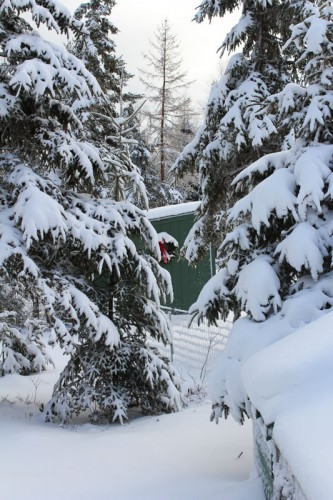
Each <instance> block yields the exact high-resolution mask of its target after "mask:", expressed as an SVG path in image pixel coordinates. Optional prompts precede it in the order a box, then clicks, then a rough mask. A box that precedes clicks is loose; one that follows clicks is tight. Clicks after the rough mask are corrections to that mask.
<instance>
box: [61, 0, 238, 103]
mask: <svg viewBox="0 0 333 500" xmlns="http://www.w3.org/2000/svg"><path fill="white" fill-rule="evenodd" d="M60 1H62V3H64V4H65V5H66V6H67V7H68V8H70V9H71V10H72V11H73V10H74V9H75V8H76V7H77V6H78V5H79V4H80V3H81V2H80V0H67V1H65V0H60ZM198 4H200V0H118V1H117V5H116V6H115V7H114V8H113V10H112V16H111V20H112V22H113V23H114V24H115V26H116V27H117V28H118V29H119V30H120V32H119V34H118V35H116V36H115V37H114V38H113V40H114V41H115V43H116V45H117V54H118V55H122V56H123V58H124V61H125V63H126V67H127V70H128V71H129V72H130V73H132V74H134V75H135V76H134V78H133V79H132V81H131V83H130V86H129V90H131V91H133V92H142V91H143V88H142V84H141V83H140V81H139V79H138V67H144V62H143V57H142V53H146V52H148V50H149V39H151V40H153V39H154V32H155V31H156V28H157V26H158V25H159V24H161V22H162V21H163V20H164V19H168V21H169V22H170V24H171V26H172V28H173V32H174V34H175V35H176V36H177V38H178V40H179V44H180V49H181V52H182V56H183V62H184V64H183V70H185V71H187V73H188V77H189V80H190V81H192V80H195V82H194V83H193V84H192V86H191V89H190V95H191V97H192V99H193V103H194V105H195V106H196V107H197V108H202V107H203V106H204V105H205V103H206V101H207V97H208V92H209V89H210V85H211V83H212V81H213V80H216V79H217V78H218V76H219V74H220V71H221V67H222V66H223V65H225V60H224V61H221V59H220V57H219V55H218V54H217V50H218V48H219V47H220V45H221V43H222V41H223V39H224V37H225V35H226V33H227V32H228V31H229V29H230V28H231V27H232V26H233V25H234V23H235V20H236V19H237V16H234V17H233V18H231V16H229V17H227V18H226V19H225V20H224V19H223V20H222V19H220V18H216V19H214V20H213V21H212V23H211V24H209V22H208V21H204V22H203V23H201V24H198V23H196V22H194V21H192V19H193V17H194V14H195V12H196V9H195V7H196V6H197V5H198Z"/></svg>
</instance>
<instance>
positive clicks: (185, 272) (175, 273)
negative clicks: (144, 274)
mask: <svg viewBox="0 0 333 500" xmlns="http://www.w3.org/2000/svg"><path fill="white" fill-rule="evenodd" d="M198 206H199V202H197V201H195V202H190V203H181V204H178V205H170V206H166V207H159V208H153V209H151V210H149V211H148V218H149V220H150V222H151V223H152V225H153V226H154V228H155V229H156V231H157V233H167V234H168V235H170V236H171V237H173V238H174V239H175V240H177V242H178V248H176V249H175V252H174V254H175V256H174V258H172V259H171V260H170V261H169V262H163V259H162V262H161V265H162V267H164V268H166V269H167V270H168V271H169V272H170V274H171V279H172V284H173V291H174V301H173V303H172V304H171V303H168V304H166V305H167V306H169V307H172V308H173V309H180V310H182V311H187V310H188V308H189V307H190V305H191V304H193V303H194V302H195V301H196V299H197V297H198V295H199V293H200V291H201V289H202V287H203V286H204V285H205V283H207V281H208V280H209V279H210V278H211V276H212V275H213V274H215V256H214V255H213V252H210V255H209V256H207V257H206V258H205V259H203V260H202V261H200V262H199V263H198V264H197V265H196V267H192V266H189V265H188V263H187V261H186V260H184V259H181V260H180V259H179V249H180V248H181V247H182V246H183V243H184V241H185V238H186V236H187V235H188V233H189V231H190V229H191V227H192V226H193V223H194V219H195V211H196V209H197V208H198ZM164 260H166V259H164Z"/></svg>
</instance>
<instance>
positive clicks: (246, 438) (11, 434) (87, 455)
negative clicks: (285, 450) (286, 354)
mask: <svg viewBox="0 0 333 500" xmlns="http://www.w3.org/2000/svg"><path fill="white" fill-rule="evenodd" d="M54 376H55V374H53V373H46V374H43V375H41V376H40V380H38V387H37V397H38V399H39V400H46V399H47V397H48V395H49V393H50V391H51V389H52V386H53V382H54V380H53V379H54ZM13 394H16V395H17V396H16V397H13ZM6 395H10V396H8V399H9V400H11V401H14V400H15V403H14V404H10V403H8V402H6V401H3V398H4V397H5V396H6ZM17 397H18V398H19V399H20V400H19V399H17ZM29 397H30V399H33V398H34V386H33V384H32V381H31V378H30V377H19V376H17V375H11V376H7V377H3V378H0V436H1V454H0V471H1V473H0V477H1V494H0V497H1V500H45V499H47V500H201V499H205V500H212V499H219V500H262V499H263V494H262V492H261V488H260V484H259V483H258V481H256V480H252V481H247V478H248V476H249V474H250V470H251V464H252V444H251V440H252V436H251V425H250V424H249V423H247V424H246V425H245V426H243V427H240V426H239V425H237V424H236V423H235V422H234V421H232V420H231V419H230V420H228V421H226V422H225V421H223V422H221V423H220V424H219V425H218V426H216V425H215V424H212V423H210V422H209V413H210V408H209V403H208V402H206V403H204V404H201V405H200V406H192V407H190V408H188V409H186V410H184V411H182V412H180V413H177V414H171V415H162V416H159V417H144V418H137V419H135V420H133V421H132V422H131V423H130V424H128V425H124V426H120V425H111V426H95V425H91V424H83V425H76V426H69V427H68V428H62V427H59V426H57V425H54V424H47V423H44V422H43V421H42V418H41V415H40V414H39V412H38V409H37V408H36V405H34V404H29V405H28V404H27V403H26V401H27V398H29ZM239 455H241V456H239ZM237 457H239V458H237Z"/></svg>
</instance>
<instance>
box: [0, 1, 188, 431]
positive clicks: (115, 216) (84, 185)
mask: <svg viewBox="0 0 333 500" xmlns="http://www.w3.org/2000/svg"><path fill="white" fill-rule="evenodd" d="M95 3H96V2H95ZM102 4H103V2H100V5H102ZM26 11H28V12H30V14H31V16H32V18H33V20H34V21H35V22H36V23H37V24H40V23H45V24H46V25H47V26H48V27H49V28H50V29H51V28H52V29H55V30H56V31H57V32H58V33H67V34H69V33H70V32H71V31H72V32H74V33H75V34H76V37H77V39H81V40H83V41H85V42H84V43H86V45H87V46H88V47H89V48H90V49H89V50H93V47H92V44H91V40H92V39H93V37H92V35H91V31H90V27H89V26H88V27H86V26H85V25H84V24H83V23H82V22H81V21H79V20H78V19H75V18H74V17H72V16H71V14H70V13H69V11H68V10H67V9H66V8H65V7H63V6H62V5H61V4H60V3H59V2H57V1H55V0H48V2H44V1H42V0H41V1H40V2H39V1H35V2H31V3H24V4H22V2H21V1H18V0H10V1H6V2H5V3H3V2H2V3H1V4H0V27H1V30H0V43H1V53H2V54H3V60H2V63H1V66H0V87H1V92H0V94H1V99H0V100H1V102H0V122H1V130H2V134H1V137H0V155H1V156H0V161H1V167H2V169H1V171H2V174H1V204H2V212H1V213H2V216H1V227H2V229H1V240H0V255H1V271H2V278H3V279H2V283H6V280H7V282H8V281H9V280H10V282H11V283H12V286H13V289H14V290H15V293H16V298H17V300H18V301H19V300H21V301H26V300H27V297H28V298H29V297H33V299H31V304H28V306H29V307H28V309H27V320H28V323H27V326H26V328H28V327H29V326H30V324H33V325H35V324H36V327H35V330H34V331H36V332H38V333H39V334H40V333H41V332H42V331H43V333H44V334H45V330H46V329H48V330H49V333H50V335H51V340H53V341H54V340H57V341H58V342H59V343H60V345H61V346H62V347H63V348H64V349H65V350H66V351H67V352H68V353H70V361H69V363H68V365H67V366H66V368H65V370H64V371H63V373H62V374H61V376H60V380H59V381H58V383H57V384H56V386H55V389H54V393H53V397H52V400H51V401H50V403H49V404H48V406H47V408H46V418H47V419H49V420H52V419H54V418H59V419H60V420H61V421H63V422H64V421H66V420H68V419H69V418H71V417H72V416H73V415H75V414H78V413H80V412H82V411H84V410H86V409H89V410H90V412H91V415H92V416H93V418H96V419H97V418H101V417H106V418H108V419H111V420H119V421H123V420H124V419H126V418H128V407H129V406H130V405H132V404H135V405H139V406H141V408H142V410H143V411H145V412H156V411H173V410H175V409H178V408H179V407H180V404H181V398H180V395H179V391H178V379H177V376H176V374H175V372H174V371H173V369H172V368H171V367H170V366H169V364H168V361H167V360H165V359H163V358H161V357H160V355H159V352H158V351H157V350H156V349H151V348H150V347H149V346H148V344H147V340H148V337H149V336H150V335H151V336H152V337H154V338H157V339H158V340H161V341H162V342H164V343H167V342H170V341H171V332H170V324H169V322H168V320H167V318H166V317H165V316H164V314H163V313H162V312H161V310H160V309H159V301H160V297H161V296H163V295H164V294H167V293H172V291H171V283H170V278H169V276H168V274H167V273H165V272H164V271H163V270H162V269H161V268H160V266H159V265H158V262H157V260H156V259H158V258H159V248H158V241H157V235H156V233H155V231H154V229H153V228H152V226H151V225H150V223H149V222H148V220H147V219H146V217H145V214H144V212H143V211H142V210H140V209H138V208H137V207H136V206H135V205H133V204H131V203H130V202H128V201H127V200H126V199H125V197H122V199H121V200H119V201H117V200H115V199H114V197H112V192H111V190H110V189H109V187H108V186H109V179H110V177H112V168H113V167H114V168H117V169H121V168H122V165H124V163H123V164H121V163H120V162H119V161H118V160H119V158H118V157H117V158H118V159H117V160H114V158H113V157H112V154H113V153H112V149H111V146H110V148H107V149H103V148H102V147H101V146H100V144H101V142H102V141H101V140H98V139H96V140H94V141H92V140H91V135H90V131H91V129H90V131H89V127H86V126H85V120H86V119H87V118H89V117H90V113H91V111H94V109H95V106H100V105H102V103H104V104H105V106H107V107H109V105H110V101H109V96H108V95H107V91H106V92H103V89H102V88H101V86H100V85H99V83H98V81H97V80H96V78H95V77H94V76H92V74H91V73H90V72H89V71H88V70H87V69H86V67H85V65H84V64H83V62H82V61H81V60H80V59H79V58H78V57H76V56H74V55H72V54H71V53H69V52H68V51H67V50H66V49H64V48H63V47H61V46H58V45H55V44H53V43H49V42H46V41H44V40H43V39H42V38H41V37H40V36H39V35H38V33H37V32H36V31H35V30H33V28H32V27H31V26H30V25H29V23H28V22H27V21H26V20H25V19H24V18H23V14H24V13H25V12H26ZM94 71H95V70H94ZM96 73H98V71H96ZM98 79H99V80H100V77H99V76H98ZM106 86H107V85H106V84H105V89H106ZM111 111H112V110H111ZM111 111H110V115H111V117H112V118H110V119H114V118H113V114H114V113H112V112H111ZM103 120H104V118H103ZM116 123H117V122H116ZM97 132H98V130H97ZM97 135H98V134H97ZM116 156H117V155H116ZM110 157H112V161H110V162H109V163H108V162H107V158H110ZM123 168H125V166H124V167H123ZM140 240H142V242H143V243H142V245H141V246H142V247H146V248H147V249H149V250H150V251H151V254H146V253H145V252H144V251H140V250H139V249H138V244H139V243H138V242H139V241H140ZM3 289H4V288H3ZM9 300H10V296H9V294H8V301H7V302H9ZM13 306H15V307H16V305H15V304H13V305H12V307H13ZM4 308H5V309H4V310H3V312H2V315H1V321H2V322H3V323H4V322H7V324H8V323H9V322H10V321H11V320H12V314H11V310H10V309H9V304H7V303H5V304H4ZM13 321H14V320H13ZM29 322H30V323H29ZM40 322H42V323H43V325H44V327H43V328H40ZM10 326H11V325H10ZM37 327H38V328H39V329H38V330H37ZM16 328H17V330H18V331H19V333H20V335H21V336H24V340H25V341H28V340H29V336H28V334H27V333H26V331H25V330H24V327H23V326H21V324H18V325H16ZM8 331H9V333H11V331H10V329H9V328H7V332H8ZM13 335H14V336H16V337H15V339H17V335H16V332H15V333H13ZM7 337H8V334H7ZM13 338H14V337H13ZM39 338H40V339H41V338H42V337H41V336H39ZM30 340H31V339H30ZM21 345H22V342H21ZM29 348H30V352H29V355H31V356H35V358H36V359H38V360H39V358H40V356H39V352H38V353H37V347H36V343H33V342H30V344H29ZM3 352H5V351H3V350H2V354H3ZM17 352H19V349H17ZM19 354H20V353H19ZM37 354H38V356H37ZM7 356H8V355H7ZM25 357H26V358H27V356H25ZM7 359H9V358H8V357H7ZM20 359H21V358H19V357H16V360H18V361H16V362H17V363H19V362H20ZM27 359H28V358H27ZM28 361H29V359H28ZM44 361H45V360H44ZM30 363H32V364H34V363H35V360H34V359H33V360H32V361H30ZM21 364H22V366H23V368H24V369H25V368H26V367H27V365H26V361H25V360H23V362H22V363H21ZM16 368H17V369H19V368H20V367H16V366H13V363H12V366H11V370H8V369H7V371H13V370H14V369H16Z"/></svg>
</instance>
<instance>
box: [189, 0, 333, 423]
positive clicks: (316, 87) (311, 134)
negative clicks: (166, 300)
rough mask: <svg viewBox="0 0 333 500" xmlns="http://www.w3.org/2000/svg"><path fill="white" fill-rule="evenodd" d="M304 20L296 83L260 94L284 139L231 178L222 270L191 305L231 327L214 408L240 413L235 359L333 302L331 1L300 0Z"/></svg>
mask: <svg viewBox="0 0 333 500" xmlns="http://www.w3.org/2000/svg"><path fill="white" fill-rule="evenodd" d="M297 4H298V11H297V15H298V16H300V17H302V18H303V19H302V20H300V22H298V23H295V24H294V25H293V26H292V27H291V36H290V39H289V40H288V42H287V43H286V44H285V50H286V51H287V53H288V54H289V57H291V56H295V55H296V56H297V60H296V62H295V64H296V65H297V70H298V75H299V76H300V83H296V82H293V83H288V84H287V85H285V87H284V88H283V89H282V90H281V91H280V92H278V93H277V94H275V95H273V96H271V97H269V98H268V99H267V102H266V105H265V107H264V108H263V111H264V112H265V113H273V114H274V115H275V116H276V122H275V123H276V125H277V126H278V127H279V130H282V131H283V132H284V134H285V137H284V143H283V148H281V150H280V151H276V152H273V153H270V154H267V155H264V156H262V157H261V158H260V159H258V160H257V161H255V162H254V163H252V164H251V165H250V166H248V167H247V168H246V169H245V170H243V171H242V172H241V173H239V174H238V175H237V176H236V178H235V179H234V181H233V184H234V186H235V187H236V188H237V190H238V191H239V192H241V193H242V195H243V196H242V197H241V198H240V199H239V200H238V201H237V202H236V203H235V205H234V206H233V207H232V208H231V210H230V212H229V224H230V226H229V228H230V232H229V233H228V234H227V236H226V238H225V240H224V242H223V245H222V248H223V250H224V252H225V255H226V257H225V260H224V263H223V267H222V269H221V270H220V271H219V273H218V274H217V275H216V276H215V277H214V278H213V279H212V281H211V282H210V283H208V284H207V285H206V287H205V288H204V290H203V291H202V293H201V296H200V297H199V299H198V301H197V303H196V304H194V305H193V307H192V312H193V313H194V314H198V315H199V317H201V316H208V317H210V318H211V319H213V318H214V317H216V316H217V314H218V313H219V312H221V313H222V314H223V315H224V316H225V315H226V314H227V313H228V312H229V311H234V312H235V313H236V314H238V313H239V312H240V311H243V312H244V313H246V317H242V318H240V319H238V320H237V321H236V323H235V325H234V327H233V329H232V331H231V334H230V338H229V342H228V346H227V348H226V350H225V353H224V356H223V360H222V361H221V364H220V367H219V369H218V372H219V373H218V374H217V376H216V383H215V384H214V391H213V392H214V394H213V398H214V400H215V404H216V406H215V412H214V416H215V417H219V416H220V415H221V414H222V413H223V412H225V414H227V413H228V411H229V409H230V410H231V413H232V414H233V416H234V417H235V418H236V419H239V420H242V418H243V415H244V413H245V414H246V413H249V412H248V407H247V398H246V394H245V393H244V391H243V390H242V388H241V387H242V384H241V366H242V363H243V362H244V360H246V359H247V358H248V357H249V356H250V355H251V353H254V352H255V351H256V350H257V349H260V347H264V346H266V345H268V344H270V343H272V342H274V341H276V340H278V339H279V338H281V337H283V336H285V335H288V334H289V333H291V332H292V331H294V330H295V329H297V328H300V327H301V326H302V325H304V323H310V322H311V321H314V320H315V319H317V318H318V317H320V316H322V315H323V314H326V313H327V312H328V311H330V310H331V308H332V306H333V286H332V277H333V274H332V254H333V240H332V232H333V231H332V227H333V226H332V224H333V212H332V195H333V193H332V164H333V161H332V160H333V135H332V115H333V87H332V82H333V70H332V64H331V60H332V55H333V44H332V16H333V8H332V5H331V2H326V1H318V2H307V1H305V2H298V3H297Z"/></svg>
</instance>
